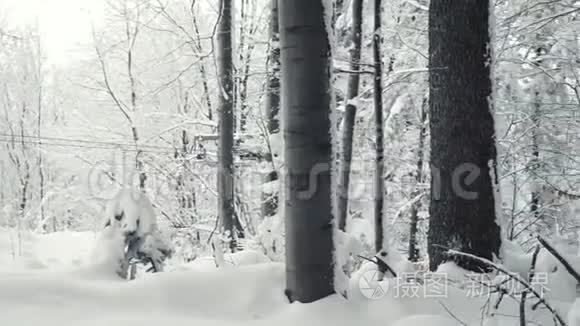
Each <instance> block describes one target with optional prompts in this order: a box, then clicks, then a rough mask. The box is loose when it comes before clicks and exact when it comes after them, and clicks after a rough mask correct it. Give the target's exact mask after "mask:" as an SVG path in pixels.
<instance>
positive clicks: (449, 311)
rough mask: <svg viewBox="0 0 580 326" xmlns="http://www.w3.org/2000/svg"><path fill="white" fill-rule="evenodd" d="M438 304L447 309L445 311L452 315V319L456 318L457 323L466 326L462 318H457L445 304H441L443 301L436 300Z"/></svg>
mask: <svg viewBox="0 0 580 326" xmlns="http://www.w3.org/2000/svg"><path fill="white" fill-rule="evenodd" d="M438 302H439V304H440V305H441V307H443V309H445V311H447V313H448V314H449V315H450V316H451V317H453V319H455V320H457V322H458V323H460V324H461V325H463V326H467V323H466V322H464V321H463V320H461V319H459V318H458V317H457V316H455V314H453V312H451V310H449V308H447V306H445V304H443V302H441V300H439V301H438Z"/></svg>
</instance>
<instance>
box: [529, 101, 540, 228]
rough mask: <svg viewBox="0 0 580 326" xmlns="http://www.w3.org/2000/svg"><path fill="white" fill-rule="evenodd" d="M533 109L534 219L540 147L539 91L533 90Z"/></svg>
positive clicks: (536, 210) (536, 215) (538, 207)
mask: <svg viewBox="0 0 580 326" xmlns="http://www.w3.org/2000/svg"><path fill="white" fill-rule="evenodd" d="M534 95H535V103H534V110H533V112H532V159H531V160H530V172H531V174H532V178H531V180H532V195H531V197H532V198H531V203H530V213H532V215H533V218H534V220H538V218H539V217H540V190H539V189H538V188H539V185H538V183H539V180H538V176H537V174H538V170H539V167H538V165H539V164H540V148H539V144H538V143H539V138H540V137H539V133H540V114H541V113H540V102H539V97H540V92H539V91H535V93H534Z"/></svg>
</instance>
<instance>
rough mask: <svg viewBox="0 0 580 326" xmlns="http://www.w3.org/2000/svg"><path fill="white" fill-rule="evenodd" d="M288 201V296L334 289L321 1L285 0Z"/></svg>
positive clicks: (304, 297) (305, 297) (304, 298)
mask: <svg viewBox="0 0 580 326" xmlns="http://www.w3.org/2000/svg"><path fill="white" fill-rule="evenodd" d="M278 5H279V13H280V15H279V18H280V41H281V44H280V49H281V58H282V83H281V86H282V99H283V100H282V108H283V114H284V136H285V144H284V150H285V155H284V158H285V161H286V162H285V163H286V169H287V176H286V178H285V186H286V200H285V217H286V223H285V226H286V295H287V296H288V298H289V300H290V301H300V302H305V303H306V302H312V301H315V300H318V299H321V298H324V297H326V296H328V295H331V294H332V293H334V266H333V251H334V245H333V235H332V233H333V226H332V225H333V224H332V220H333V216H332V209H331V196H332V191H331V188H330V184H331V173H330V168H331V160H332V145H331V144H332V143H331V137H330V130H331V128H330V116H329V115H330V112H331V111H330V102H331V100H330V92H329V88H330V45H329V39H328V35H327V32H326V26H325V23H324V21H325V20H324V17H325V15H324V8H323V5H322V1H321V0H293V1H280V2H279V3H278Z"/></svg>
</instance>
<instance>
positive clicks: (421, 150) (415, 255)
mask: <svg viewBox="0 0 580 326" xmlns="http://www.w3.org/2000/svg"><path fill="white" fill-rule="evenodd" d="M426 106H427V99H426V98H425V99H424V100H423V103H422V105H421V121H420V124H421V125H420V127H419V145H418V146H417V171H416V172H415V182H416V183H417V185H416V187H417V188H418V187H419V185H420V184H421V183H422V182H423V155H424V154H425V136H426V134H427V107H426ZM419 194H420V193H419V190H418V189H416V190H415V191H413V193H412V195H411V198H412V199H413V200H414V199H415V198H416V197H417V196H419ZM420 206H421V201H420V200H417V201H416V202H414V203H413V204H412V205H411V214H410V215H411V218H410V220H411V225H410V228H409V261H412V262H416V261H417V260H418V259H419V246H418V244H417V232H418V222H419V219H418V214H419V208H420Z"/></svg>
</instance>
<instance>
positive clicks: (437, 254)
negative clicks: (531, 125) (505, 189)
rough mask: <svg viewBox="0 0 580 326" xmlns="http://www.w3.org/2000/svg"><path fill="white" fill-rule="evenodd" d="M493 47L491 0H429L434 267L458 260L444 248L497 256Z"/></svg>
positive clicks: (469, 263)
mask: <svg viewBox="0 0 580 326" xmlns="http://www.w3.org/2000/svg"><path fill="white" fill-rule="evenodd" d="M489 43H490V37H489V1H484V0H463V1H456V0H433V1H431V3H430V10H429V44H430V47H429V68H430V75H429V88H430V94H431V97H430V101H429V109H430V114H429V116H430V129H431V205H430V208H429V212H430V216H431V218H430V224H429V234H428V242H429V246H428V251H429V258H430V268H431V269H432V270H436V269H437V267H438V266H439V265H440V264H441V263H443V262H445V261H447V260H449V259H455V258H452V257H448V256H447V255H446V254H445V248H451V249H455V250H458V251H462V252H466V253H469V254H473V255H476V256H479V257H483V258H485V259H492V258H493V255H497V254H498V251H499V247H500V230H499V226H498V224H497V223H496V212H495V200H494V188H493V185H494V184H497V173H496V171H495V169H496V168H495V167H496V147H495V130H494V118H493V115H492V109H491V108H490V103H489V101H488V100H489V97H490V96H491V94H492V85H491V79H490V59H491V58H490V53H489V51H488V46H489ZM492 175H494V176H495V178H494V179H495V180H494V179H492ZM456 263H457V264H458V265H459V266H461V267H463V268H466V269H468V270H472V271H481V270H482V268H483V267H482V265H481V264H480V263H478V262H476V261H474V260H464V259H456Z"/></svg>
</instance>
